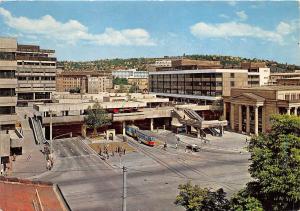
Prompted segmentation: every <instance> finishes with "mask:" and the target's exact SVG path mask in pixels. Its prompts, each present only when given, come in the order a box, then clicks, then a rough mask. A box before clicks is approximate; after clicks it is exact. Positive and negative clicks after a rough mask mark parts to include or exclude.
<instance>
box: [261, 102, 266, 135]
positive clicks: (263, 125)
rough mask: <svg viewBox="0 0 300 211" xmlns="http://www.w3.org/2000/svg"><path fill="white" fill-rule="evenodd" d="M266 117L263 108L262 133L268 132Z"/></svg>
mask: <svg viewBox="0 0 300 211" xmlns="http://www.w3.org/2000/svg"><path fill="white" fill-rule="evenodd" d="M265 115H266V110H265V108H264V107H262V111H261V129H262V132H263V133H265V132H266V122H265V119H266V118H265Z"/></svg>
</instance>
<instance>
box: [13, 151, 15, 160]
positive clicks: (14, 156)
mask: <svg viewBox="0 0 300 211" xmlns="http://www.w3.org/2000/svg"><path fill="white" fill-rule="evenodd" d="M13 161H16V154H15V153H14V154H13Z"/></svg>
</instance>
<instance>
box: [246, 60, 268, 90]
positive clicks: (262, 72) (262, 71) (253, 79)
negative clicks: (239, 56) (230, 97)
mask: <svg viewBox="0 0 300 211" xmlns="http://www.w3.org/2000/svg"><path fill="white" fill-rule="evenodd" d="M241 67H242V69H247V70H248V86H250V87H253V86H265V85H268V83H269V78H270V68H268V67H267V66H266V64H265V63H264V62H243V63H241Z"/></svg>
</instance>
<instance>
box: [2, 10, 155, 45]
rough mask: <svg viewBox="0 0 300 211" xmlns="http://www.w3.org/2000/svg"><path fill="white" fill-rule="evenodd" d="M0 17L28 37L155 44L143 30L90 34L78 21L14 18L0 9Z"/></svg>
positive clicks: (45, 17)
mask: <svg viewBox="0 0 300 211" xmlns="http://www.w3.org/2000/svg"><path fill="white" fill-rule="evenodd" d="M0 15H1V16H2V17H3V18H4V22H5V24H6V25H8V26H9V27H10V28H14V29H16V30H17V31H18V32H21V33H24V34H27V35H31V36H32V35H38V36H43V37H46V38H48V39H55V40H58V41H63V42H68V43H72V44H75V43H76V42H77V41H79V40H85V41H88V42H92V43H96V44H98V45H115V46H117V45H135V46H151V45H155V42H154V41H153V40H152V39H151V37H150V34H149V33H148V32H147V31H146V30H145V29H142V28H135V29H124V30H116V29H113V28H106V29H105V31H104V32H103V33H100V34H92V33H89V31H88V28H87V27H86V26H84V25H83V24H82V23H80V22H79V21H77V20H69V21H67V22H65V23H63V22H59V21H57V20H55V19H54V18H53V17H52V16H50V15H45V16H43V17H41V18H40V19H29V18H27V17H14V16H13V15H12V14H11V13H10V12H9V11H8V10H6V9H4V8H1V7H0Z"/></svg>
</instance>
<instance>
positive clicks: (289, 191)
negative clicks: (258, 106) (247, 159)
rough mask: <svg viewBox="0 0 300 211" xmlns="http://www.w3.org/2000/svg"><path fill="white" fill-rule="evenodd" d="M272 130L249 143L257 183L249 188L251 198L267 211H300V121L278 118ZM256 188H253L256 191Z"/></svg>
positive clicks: (283, 117)
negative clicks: (295, 210) (255, 199)
mask: <svg viewBox="0 0 300 211" xmlns="http://www.w3.org/2000/svg"><path fill="white" fill-rule="evenodd" d="M271 122H272V129H271V131H270V133H268V134H260V135H259V136H257V137H255V138H252V139H251V140H250V143H249V151H250V153H251V161H252V164H251V165H250V169H249V172H250V174H251V176H252V178H253V179H254V182H252V183H250V184H251V185H252V187H251V188H249V187H250V186H249V185H250V184H248V185H247V187H248V192H249V195H250V196H253V197H255V198H257V199H259V200H260V201H261V203H262V205H263V207H264V209H266V210H292V209H299V208H300V185H299V184H300V118H299V117H297V116H290V115H282V116H280V115H276V116H273V117H272V118H271ZM253 187H254V188H253Z"/></svg>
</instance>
